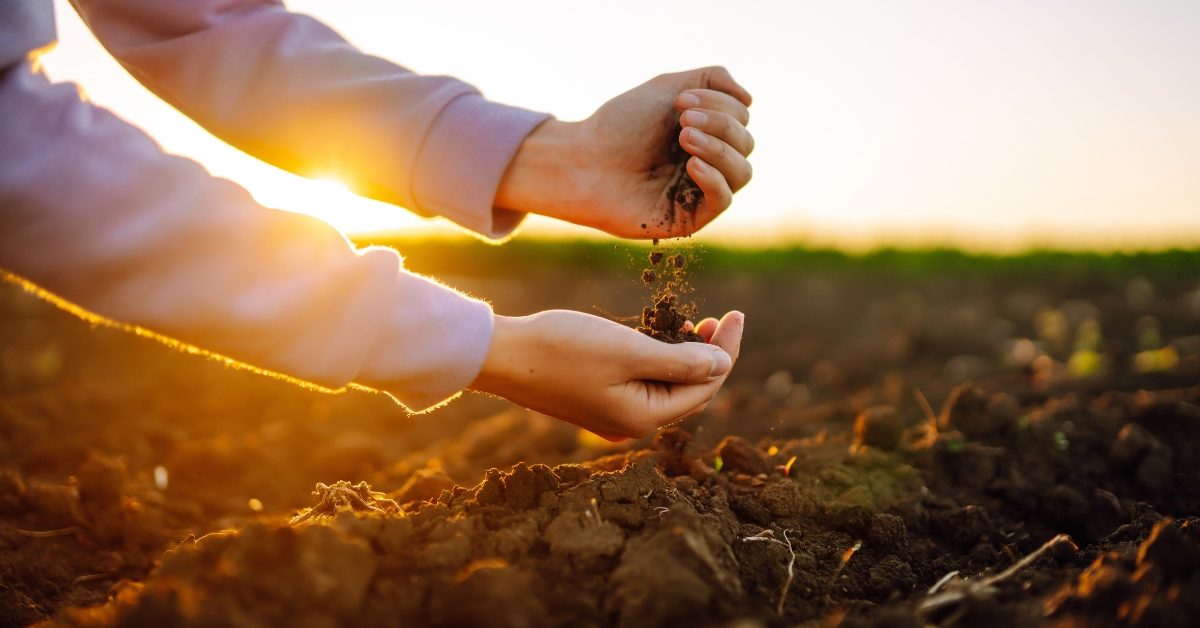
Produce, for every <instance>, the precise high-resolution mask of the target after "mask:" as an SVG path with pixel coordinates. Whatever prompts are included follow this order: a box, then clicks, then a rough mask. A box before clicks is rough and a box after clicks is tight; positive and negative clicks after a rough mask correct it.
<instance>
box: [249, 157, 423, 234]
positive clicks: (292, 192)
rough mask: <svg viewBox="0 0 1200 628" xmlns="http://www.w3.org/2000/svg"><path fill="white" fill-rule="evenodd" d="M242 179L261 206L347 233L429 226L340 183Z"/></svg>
mask: <svg viewBox="0 0 1200 628" xmlns="http://www.w3.org/2000/svg"><path fill="white" fill-rule="evenodd" d="M239 179H240V182H241V183H242V184H243V185H244V186H246V189H247V190H249V191H250V193H251V194H252V195H253V196H254V198H255V200H257V201H258V202H259V203H262V204H263V205H265V206H267V207H273V208H275V209H282V210H285V211H290V212H296V213H301V214H308V215H310V216H314V217H316V218H319V219H321V220H324V221H325V222H327V223H329V224H331V225H333V226H334V227H337V228H338V229H339V230H341V231H343V232H347V233H362V232H369V231H371V230H373V229H375V228H377V226H378V225H380V224H386V225H390V226H394V228H396V229H403V230H406V231H407V230H409V229H420V228H422V227H427V226H429V223H428V221H425V220H422V219H421V218H418V217H417V216H414V215H413V214H411V213H409V212H407V211H405V210H403V209H401V208H399V207H395V206H393V205H388V204H386V203H380V202H378V201H372V200H371V199H368V198H364V197H362V196H358V195H357V194H355V193H353V192H351V191H350V188H348V187H347V186H346V184H345V183H342V182H341V181H338V180H337V179H331V178H326V177H320V178H316V179H306V178H304V177H298V176H295V175H290V174H287V173H284V172H272V173H262V174H261V176H243V177H239Z"/></svg>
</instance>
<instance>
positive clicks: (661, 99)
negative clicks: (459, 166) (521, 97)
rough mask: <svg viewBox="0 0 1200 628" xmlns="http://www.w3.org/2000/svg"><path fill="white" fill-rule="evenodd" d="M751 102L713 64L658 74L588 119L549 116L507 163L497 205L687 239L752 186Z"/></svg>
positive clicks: (633, 234)
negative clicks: (691, 199)
mask: <svg viewBox="0 0 1200 628" xmlns="http://www.w3.org/2000/svg"><path fill="white" fill-rule="evenodd" d="M750 101H751V98H750V94H749V93H748V92H747V91H746V90H745V89H744V88H743V87H742V86H741V85H738V83H737V82H736V81H734V80H733V77H732V76H731V75H730V74H729V72H728V71H726V70H725V69H724V68H721V67H710V68H702V69H698V70H690V71H687V72H679V73H676V74H664V75H662V76H658V77H656V78H654V79H651V80H650V81H648V82H646V83H644V84H642V85H640V86H638V87H635V88H634V89H632V90H629V91H628V92H625V93H624V94H621V95H619V96H617V97H616V98H613V99H612V100H610V101H608V102H607V103H605V104H604V105H603V106H601V107H600V108H599V109H598V110H596V112H595V113H594V114H592V116H590V117H589V118H587V119H586V120H583V121H581V122H559V121H556V120H551V121H548V122H546V123H545V124H543V125H542V126H540V127H539V128H538V129H536V130H535V131H534V132H533V133H532V134H531V135H530V136H529V138H527V139H526V141H525V143H524V144H522V146H521V148H520V149H519V150H518V152H517V155H516V157H515V158H514V159H513V162H512V164H511V165H510V166H509V170H508V172H507V173H506V174H505V176H504V178H503V180H502V181H501V184H500V188H499V191H498V193H497V197H496V204H497V206H499V207H503V208H506V209H513V210H519V211H532V212H535V213H540V214H543V215H547V216H551V217H555V218H559V219H562V220H567V221H569V222H573V223H576V224H580V225H584V226H588V227H594V228H596V229H600V230H602V231H606V232H608V233H610V234H613V235H616V236H620V237H627V238H645V239H648V238H669V237H678V236H686V235H690V234H692V233H694V232H695V231H696V230H698V229H700V228H701V227H703V226H704V225H706V224H708V223H709V222H711V221H712V220H713V219H714V218H716V217H717V216H718V215H720V214H721V212H723V211H724V210H725V209H726V208H728V207H729V205H730V203H731V202H732V200H733V193H734V192H736V191H738V190H739V189H741V188H742V187H743V186H744V185H746V183H748V182H749V181H750V177H751V168H750V162H749V161H747V159H746V157H747V156H749V155H750V152H751V151H752V150H753V149H754V138H753V136H751V135H750V132H749V131H748V130H746V124H747V123H748V122H749V119H750V113H749V109H748V108H747V107H749V105H750ZM685 169H686V170H685ZM685 172H686V174H687V175H688V176H690V177H691V179H692V180H693V181H694V182H695V184H696V185H697V186H698V187H699V191H700V192H702V197H701V198H699V199H697V200H698V203H697V204H696V205H695V206H693V207H691V208H683V207H680V206H679V205H678V203H677V202H676V199H677V198H678V195H677V194H676V192H678V191H679V190H680V189H681V188H680V186H681V185H682V183H681V180H682V177H683V174H684V173H685Z"/></svg>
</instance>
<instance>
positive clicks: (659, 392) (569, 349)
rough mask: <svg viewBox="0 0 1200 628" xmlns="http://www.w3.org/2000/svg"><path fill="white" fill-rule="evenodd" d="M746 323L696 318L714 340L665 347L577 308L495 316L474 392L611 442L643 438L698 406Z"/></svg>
mask: <svg viewBox="0 0 1200 628" xmlns="http://www.w3.org/2000/svg"><path fill="white" fill-rule="evenodd" d="M743 321H744V317H743V316H742V314H741V313H740V312H730V313H729V314H726V315H725V317H724V318H723V319H722V320H721V322H720V324H717V322H716V321H715V320H713V319H708V320H706V321H702V322H701V324H700V325H699V326H698V327H697V329H698V330H699V331H700V332H701V334H702V335H703V332H705V331H707V332H708V336H707V337H708V338H710V340H711V344H701V343H696V342H685V343H682V344H675V345H672V344H666V343H663V342H659V341H657V340H654V339H652V338H650V337H648V336H645V335H642V334H640V333H638V332H636V331H634V330H632V329H630V328H628V327H625V326H622V325H619V324H617V323H614V322H611V321H608V320H605V319H603V318H599V317H597V316H592V315H590V314H581V313H579V312H570V311H566V310H552V311H548V312H541V313H538V314H534V315H533V316H526V317H520V318H510V317H505V316H497V317H496V330H495V333H494V335H493V338H492V346H491V348H490V349H489V350H488V356H487V359H486V360H485V361H484V365H483V370H482V371H481V372H480V374H479V376H478V377H477V378H476V379H475V382H474V383H472V384H471V388H472V389H473V390H478V391H481V392H486V393H491V394H494V395H499V396H501V397H504V398H506V399H509V400H510V401H512V402H514V403H517V404H520V405H522V406H525V407H527V408H530V409H533V410H537V411H538V412H541V413H543V414H548V415H550V416H553V417H556V418H559V419H562V420H564V421H567V422H569V423H573V424H575V425H577V426H579V427H582V428H584V429H586V430H590V431H592V432H595V433H596V434H599V435H600V436H603V437H604V438H608V439H610V440H619V439H621V438H623V437H637V438H640V437H644V436H649V435H650V434H652V433H654V430H656V429H657V428H659V427H662V426H664V425H668V424H671V423H674V422H676V421H680V420H682V419H685V418H687V417H689V416H691V415H693V414H696V413H698V412H701V411H702V410H704V408H705V406H707V405H708V402H709V400H711V399H712V397H713V395H715V394H716V392H717V390H718V389H719V388H720V387H721V384H722V383H724V381H725V378H726V377H727V376H728V375H729V372H730V370H731V369H732V368H733V363H734V361H736V360H737V356H738V349H739V347H740V346H741V340H742V327H743Z"/></svg>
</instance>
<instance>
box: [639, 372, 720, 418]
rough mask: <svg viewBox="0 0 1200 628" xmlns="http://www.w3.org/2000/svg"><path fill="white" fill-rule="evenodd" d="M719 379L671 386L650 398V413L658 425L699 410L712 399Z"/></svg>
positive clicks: (718, 385) (718, 384) (685, 416)
mask: <svg viewBox="0 0 1200 628" xmlns="http://www.w3.org/2000/svg"><path fill="white" fill-rule="evenodd" d="M721 381H722V380H720V379H718V380H717V381H715V382H710V383H707V384H692V385H689V386H672V387H671V389H670V390H669V391H667V392H665V393H663V394H661V395H660V396H659V398H658V399H656V400H652V403H651V411H650V415H651V417H652V418H653V419H654V421H655V423H656V424H658V425H659V426H660V427H661V426H663V425H670V424H671V423H675V422H678V421H682V420H683V419H686V418H687V417H689V416H692V415H693V414H695V413H697V412H699V411H701V410H703V409H704V407H705V406H707V405H708V402H709V401H712V398H713V396H714V395H716V394H717V390H719V389H720V388H721Z"/></svg>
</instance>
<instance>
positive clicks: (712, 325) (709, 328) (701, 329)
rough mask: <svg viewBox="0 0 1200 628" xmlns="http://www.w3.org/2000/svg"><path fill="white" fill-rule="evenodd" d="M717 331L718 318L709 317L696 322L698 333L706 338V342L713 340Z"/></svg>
mask: <svg viewBox="0 0 1200 628" xmlns="http://www.w3.org/2000/svg"><path fill="white" fill-rule="evenodd" d="M716 331H717V319H715V318H713V317H711V316H710V317H708V318H706V319H704V320H702V321H700V322H699V323H696V333H697V334H700V336H701V337H702V338H704V342H712V337H713V334H714V333H716Z"/></svg>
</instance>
